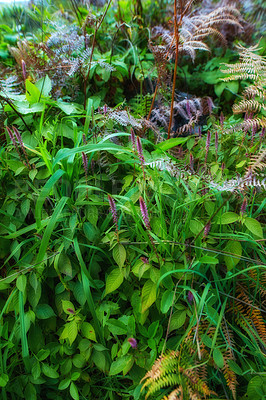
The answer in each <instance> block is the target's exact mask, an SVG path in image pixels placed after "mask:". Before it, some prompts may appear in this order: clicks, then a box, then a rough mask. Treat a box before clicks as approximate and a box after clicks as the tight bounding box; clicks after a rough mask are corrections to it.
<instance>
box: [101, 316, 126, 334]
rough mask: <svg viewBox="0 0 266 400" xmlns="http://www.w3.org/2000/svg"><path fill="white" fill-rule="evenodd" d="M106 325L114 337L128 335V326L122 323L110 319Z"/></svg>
mask: <svg viewBox="0 0 266 400" xmlns="http://www.w3.org/2000/svg"><path fill="white" fill-rule="evenodd" d="M106 325H107V326H108V329H109V331H110V332H111V333H112V334H113V335H126V334H127V331H128V329H127V326H126V325H125V324H124V323H123V322H122V321H119V320H117V319H114V318H110V319H109V320H108V321H107V322H106Z"/></svg>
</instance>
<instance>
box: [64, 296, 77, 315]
mask: <svg viewBox="0 0 266 400" xmlns="http://www.w3.org/2000/svg"><path fill="white" fill-rule="evenodd" d="M62 307H63V311H64V313H66V314H68V315H73V312H72V311H74V312H75V307H74V304H73V303H71V301H68V300H62Z"/></svg>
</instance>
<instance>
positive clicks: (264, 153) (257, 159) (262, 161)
mask: <svg viewBox="0 0 266 400" xmlns="http://www.w3.org/2000/svg"><path fill="white" fill-rule="evenodd" d="M264 168H266V149H264V150H261V151H260V152H259V153H257V154H255V155H253V156H252V157H251V159H250V163H249V165H248V171H247V174H250V173H256V172H257V170H263V169H264Z"/></svg>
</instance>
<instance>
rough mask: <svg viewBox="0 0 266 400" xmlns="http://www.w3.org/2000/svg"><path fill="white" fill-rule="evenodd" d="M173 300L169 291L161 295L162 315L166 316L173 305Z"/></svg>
mask: <svg viewBox="0 0 266 400" xmlns="http://www.w3.org/2000/svg"><path fill="white" fill-rule="evenodd" d="M173 299H174V292H173V291H170V290H166V291H165V292H164V294H163V295H162V300H161V312H162V313H163V314H166V313H167V311H168V310H169V308H170V307H171V305H172V304H173Z"/></svg>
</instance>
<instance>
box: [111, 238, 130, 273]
mask: <svg viewBox="0 0 266 400" xmlns="http://www.w3.org/2000/svg"><path fill="white" fill-rule="evenodd" d="M126 256H127V253H126V250H125V247H124V246H123V245H122V244H120V243H117V244H116V245H115V247H114V248H113V258H114V260H115V262H116V263H117V265H118V266H119V268H122V267H123V266H124V263H125V261H126Z"/></svg>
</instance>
